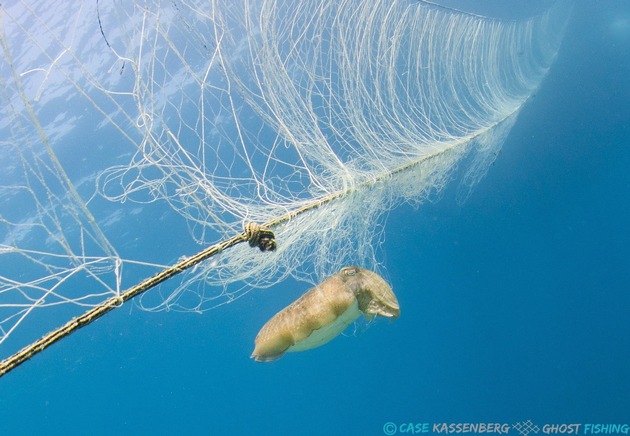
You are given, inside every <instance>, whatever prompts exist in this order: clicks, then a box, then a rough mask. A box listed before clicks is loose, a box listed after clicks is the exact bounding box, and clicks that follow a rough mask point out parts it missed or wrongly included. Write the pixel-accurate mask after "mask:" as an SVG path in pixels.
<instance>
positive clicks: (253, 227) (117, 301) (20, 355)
mask: <svg viewBox="0 0 630 436" xmlns="http://www.w3.org/2000/svg"><path fill="white" fill-rule="evenodd" d="M248 227H249V230H246V231H245V232H243V233H241V234H238V235H236V236H234V237H232V238H230V239H226V240H225V241H223V242H221V243H219V244H215V245H213V246H211V247H208V248H206V249H205V250H203V251H200V252H199V253H197V254H195V255H194V256H191V257H189V258H187V259H185V260H182V261H181V262H178V263H176V264H175V265H173V266H170V267H168V268H166V269H164V270H162V271H160V272H159V273H157V274H155V275H154V276H152V277H149V278H148V279H146V280H144V281H143V282H141V283H139V284H137V285H135V286H133V287H131V288H129V289H127V290H126V291H124V292H123V293H121V294H120V295H116V296H114V297H112V298H109V299H108V300H106V301H104V302H102V303H101V304H99V305H98V306H95V307H93V308H92V309H90V310H88V311H87V312H85V313H84V314H83V315H81V316H79V317H77V318H73V319H72V320H70V321H69V322H67V323H66V324H64V325H63V326H61V327H59V328H58V329H56V330H54V331H52V332H50V333H48V334H46V335H44V336H43V337H41V338H40V339H38V340H37V341H35V342H33V343H32V344H30V345H28V346H26V347H24V348H22V349H21V350H20V351H18V352H17V353H15V354H14V355H12V356H11V357H8V358H7V359H5V360H3V361H2V362H0V377H2V376H3V375H4V374H6V373H7V372H9V371H11V370H12V369H14V368H16V367H17V366H19V365H20V364H22V363H24V362H25V361H27V360H28V359H30V358H31V357H33V356H34V355H35V354H37V353H39V352H41V351H43V350H45V349H46V348H48V347H50V346H51V345H52V344H54V343H55V342H57V341H59V340H61V339H63V338H65V337H66V336H68V335H70V334H71V333H73V332H75V331H77V330H78V329H80V328H81V327H84V326H86V325H88V324H91V323H92V322H94V321H96V320H97V319H99V318H100V317H101V316H103V315H105V314H106V313H108V312H109V311H111V310H113V309H115V308H117V307H120V306H121V305H122V304H123V303H125V302H126V301H128V300H131V299H132V298H133V297H135V296H137V295H140V294H142V293H143V292H146V291H148V290H149V289H151V288H153V287H155V286H157V285H159V284H160V283H162V282H164V281H165V280H168V279H169V278H171V277H173V276H175V275H177V274H179V273H181V272H182V271H185V270H187V269H188V268H190V267H192V266H194V265H196V264H198V263H200V262H202V261H204V260H206V259H208V258H210V257H212V256H214V255H216V254H219V253H221V252H222V251H223V250H226V249H228V248H230V247H233V246H234V245H236V244H239V243H241V242H246V241H249V242H250V244H251V242H252V240H251V239H250V238H251V236H252V231H253V232H254V234H260V233H263V234H264V235H265V236H266V238H267V239H265V241H267V242H266V244H269V242H268V240H269V239H270V238H271V240H273V232H271V231H270V230H268V229H265V228H264V227H263V228H261V226H258V225H257V224H254V223H250V224H248ZM260 244H265V242H263V241H261V242H260ZM253 246H258V247H259V248H260V249H261V250H262V251H267V250H270V249H273V248H275V243H274V244H273V248H264V247H265V245H256V244H253Z"/></svg>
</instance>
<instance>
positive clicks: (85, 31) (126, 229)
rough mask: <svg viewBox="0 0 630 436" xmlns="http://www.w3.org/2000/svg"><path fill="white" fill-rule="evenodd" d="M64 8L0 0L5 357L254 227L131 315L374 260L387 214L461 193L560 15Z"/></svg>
mask: <svg viewBox="0 0 630 436" xmlns="http://www.w3.org/2000/svg"><path fill="white" fill-rule="evenodd" d="M66 3H67V4H66ZM66 3H63V4H58V5H56V6H55V8H51V7H50V5H47V4H46V3H45V2H31V1H28V0H20V1H15V2H12V3H11V4H2V6H1V7H0V20H1V21H0V31H1V33H0V44H1V46H2V57H1V58H0V80H1V83H0V88H1V91H0V95H1V97H0V99H1V103H0V114H1V115H0V132H1V134H0V159H1V160H2V168H3V172H2V173H0V348H4V349H3V350H2V352H1V353H0V357H2V356H4V355H6V354H10V353H11V352H14V351H15V349H17V348H20V347H22V346H23V345H24V344H25V343H28V342H29V341H31V340H33V338H37V337H38V336H41V335H42V334H43V333H46V332H47V331H49V330H51V329H52V328H54V327H56V326H57V325H59V324H60V322H64V321H66V320H68V319H71V318H72V317H73V316H77V314H80V313H82V312H84V311H85V310H89V309H90V308H93V307H97V306H98V305H99V304H102V303H103V301H107V300H109V299H112V298H114V299H115V298H116V297H117V296H120V295H121V292H122V291H123V290H124V289H126V288H128V287H130V286H132V285H134V283H137V282H138V281H140V280H141V279H143V278H144V277H147V276H150V275H152V274H154V273H155V272H156V271H159V270H160V269H161V268H164V266H165V265H168V264H172V263H174V262H175V261H176V260H177V259H178V258H180V256H183V257H181V258H180V259H179V260H182V261H185V259H186V257H185V256H186V255H191V254H193V253H194V251H190V248H191V247H196V250H201V249H202V248H204V247H206V246H208V245H211V244H214V243H216V242H218V241H222V240H225V239H228V238H231V237H233V236H234V235H238V234H240V233H241V232H243V226H244V224H246V223H250V222H254V223H259V224H262V225H263V226H264V227H266V228H268V229H270V230H272V231H273V233H274V234H275V241H276V242H275V243H276V244H277V245H276V246H274V248H275V250H274V251H270V252H268V253H261V252H260V250H256V249H252V248H251V247H249V246H248V245H247V244H240V245H236V246H234V247H232V248H230V249H229V250H225V251H224V252H223V251H222V250H219V252H217V253H216V254H217V256H216V257H214V258H213V260H207V261H204V262H202V263H199V264H197V265H196V266H194V267H191V268H189V269H187V271H186V272H184V273H182V274H181V275H178V276H177V277H178V278H177V279H176V281H173V282H171V283H170V284H163V285H161V286H160V287H158V288H157V290H155V291H151V292H149V293H147V294H145V295H144V296H143V297H144V298H143V299H142V300H140V301H139V303H140V305H141V306H142V307H144V308H146V309H148V310H161V309H174V310H192V311H204V310H207V309H210V308H212V307H216V306H217V305H221V304H225V303H226V302H230V301H233V300H234V299H236V298H238V297H240V296H242V295H243V294H244V293H245V292H247V291H248V290H250V289H252V288H257V287H268V286H271V285H273V284H275V283H277V282H278V281H280V280H283V279H284V278H286V277H287V276H289V275H292V276H294V277H296V278H299V279H304V280H309V281H311V282H316V281H318V280H319V279H321V278H323V277H326V276H328V275H330V274H332V273H333V272H335V271H337V270H338V269H339V266H340V265H351V264H355V265H361V266H364V267H366V268H370V269H378V267H379V263H378V260H377V257H378V256H377V255H376V252H377V250H378V246H379V241H380V240H381V238H382V233H383V220H382V216H383V214H384V213H385V212H387V211H388V210H391V209H392V208H393V207H395V206H396V205H399V204H401V203H402V202H413V203H419V202H421V201H422V200H423V199H426V198H427V197H428V196H429V195H432V193H434V192H437V191H439V190H440V188H441V187H442V186H443V185H444V184H445V183H446V182H447V180H448V178H449V177H450V176H451V174H452V172H453V170H454V169H455V168H457V167H459V168H460V169H461V170H462V174H463V180H462V181H461V187H460V188H461V189H460V193H461V195H462V196H466V195H467V192H468V189H469V188H470V187H471V186H473V185H474V184H475V183H476V182H477V181H478V180H479V178H480V177H482V176H483V175H484V174H485V172H486V170H487V168H488V166H489V164H490V163H492V161H493V160H494V158H495V156H496V154H497V152H498V150H499V148H500V147H501V144H502V142H503V140H504V138H505V137H506V135H507V134H508V132H509V130H510V127H511V126H512V125H513V123H514V121H515V117H516V115H517V114H518V112H519V110H520V109H521V108H522V107H523V105H524V103H525V102H526V101H527V99H528V98H529V97H530V96H531V95H532V93H533V92H534V91H535V90H536V88H537V87H538V86H539V85H540V83H541V80H542V79H543V77H544V75H545V73H546V72H547V70H548V68H549V67H550V64H551V62H552V60H553V58H554V57H555V54H556V52H557V49H558V46H559V43H560V39H561V36H562V32H563V27H564V22H565V20H566V16H567V11H566V8H565V6H564V5H563V4H557V5H554V6H552V7H551V8H550V9H549V10H547V11H546V12H545V13H543V14H540V15H537V16H534V17H532V18H528V19H524V20H520V21H509V20H497V19H491V18H485V17H481V16H477V15H473V14H470V13H463V12H459V11H455V10H452V9H448V8H443V7H439V6H436V5H433V4H430V3H424V2H418V1H411V0H374V1H369V2H365V1H357V0H340V1H334V2H330V1H297V0H295V1H294V0H267V1H262V0H258V1H255V0H251V1H250V0H240V1H239V0H211V1H203V2H201V1H194V0H190V1H182V0H174V1H169V2H166V1H158V0H155V1H152V0H144V1H143V0H137V1H124V2H123V1H121V2H117V1H105V0H101V1H96V2H94V1H90V2H66ZM151 228H156V229H159V231H155V232H154V233H151V230H150V229H151ZM141 235H142V236H141ZM156 241H157V242H156ZM160 241H163V243H161V244H159V242H160ZM185 243H186V244H189V245H186V247H187V248H181V247H184V245H183V244H185ZM156 244H157V245H156ZM178 244H182V245H181V246H180V245H178ZM156 246H157V247H159V248H158V249H156V248H155V247H156ZM180 248H181V249H184V250H189V251H184V252H182V251H178V250H180ZM112 301H114V300H112ZM18 331H22V333H21V334H18Z"/></svg>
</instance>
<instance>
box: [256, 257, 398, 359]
mask: <svg viewBox="0 0 630 436" xmlns="http://www.w3.org/2000/svg"><path fill="white" fill-rule="evenodd" d="M361 315H364V316H365V317H367V318H368V319H372V318H373V317H375V316H383V317H386V318H390V319H394V318H398V316H399V315H400V307H399V305H398V300H397V299H396V296H395V295H394V293H393V291H392V288H391V287H390V286H389V285H388V284H387V282H386V281H385V280H384V279H383V278H382V277H381V276H379V275H378V274H376V273H374V272H372V271H368V270H366V269H363V268H358V267H355V266H350V267H346V268H343V269H342V270H341V271H339V272H338V273H337V274H333V275H332V276H330V277H328V278H327V279H326V280H324V281H323V282H322V283H320V284H319V285H317V286H315V287H314V288H313V289H311V290H309V291H308V292H306V293H305V294H304V295H302V296H301V297H300V298H298V299H297V300H295V301H294V302H293V303H291V304H290V305H289V306H287V307H285V308H284V309H282V310H281V311H280V312H278V313H277V314H276V315H275V316H274V317H273V318H271V319H270V320H269V321H267V323H266V324H265V325H264V326H263V328H262V329H260V332H259V333H258V335H257V336H256V340H255V341H254V342H255V349H254V352H253V353H252V358H254V359H256V361H258V362H271V361H274V360H277V359H279V358H280V357H282V355H283V354H284V353H286V352H287V351H302V350H308V349H310V348H315V347H319V346H320V345H324V344H325V343H327V342H328V341H330V340H331V339H333V338H335V337H336V336H337V335H339V333H341V332H342V331H343V330H344V329H345V328H346V327H347V326H348V325H349V324H350V323H352V322H354V321H355V320H356V319H357V318H358V317H359V316H361Z"/></svg>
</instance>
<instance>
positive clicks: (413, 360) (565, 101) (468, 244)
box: [0, 1, 630, 435]
mask: <svg viewBox="0 0 630 436" xmlns="http://www.w3.org/2000/svg"><path fill="white" fill-rule="evenodd" d="M629 53H630V7H629V5H628V4H627V2H626V1H609V2H597V3H592V4H591V3H590V2H585V1H579V2H577V3H576V4H575V8H574V11H573V15H572V18H571V21H570V23H569V28H568V30H567V34H566V37H565V40H564V43H563V46H562V48H561V50H560V52H559V55H558V59H557V61H556V63H555V64H554V65H553V67H552V69H551V71H550V72H549V74H548V76H547V78H546V79H545V81H544V83H543V85H542V87H541V89H540V90H539V92H538V93H537V94H536V96H535V97H534V98H533V99H532V100H531V101H530V102H529V103H528V104H527V106H526V107H525V108H524V110H523V111H522V113H521V115H520V116H519V119H518V121H517V123H516V125H515V126H514V128H513V129H512V131H511V133H510V136H509V137H508V139H507V141H506V143H505V144H504V147H503V150H502V152H501V154H500V155H499V157H498V158H497V160H496V162H495V163H494V165H493V166H492V167H491V169H490V171H489V172H488V175H487V176H486V178H485V179H483V180H482V181H481V183H480V184H479V185H478V186H477V187H476V189H475V190H474V191H473V193H472V195H471V197H470V198H469V200H468V201H467V202H466V203H465V204H463V205H460V204H458V203H457V202H456V201H455V190H456V187H457V180H454V181H453V183H451V184H450V185H449V187H447V188H446V190H445V191H444V192H443V193H442V194H441V195H440V196H439V198H436V199H434V201H431V202H428V203H426V204H424V205H421V206H420V207H419V208H418V209H414V208H412V207H410V206H401V207H399V208H397V209H396V210H394V211H393V212H392V213H391V214H390V215H389V218H388V222H387V226H386V240H385V246H384V250H383V252H384V254H385V259H384V262H385V265H386V269H387V278H388V280H389V281H390V282H391V284H392V286H393V288H394V290H395V292H396V294H397V296H398V298H399V301H400V304H401V312H402V313H401V317H400V318H399V319H398V320H396V321H395V322H393V323H388V322H378V323H375V324H374V325H372V326H370V328H368V329H367V330H366V331H364V332H361V333H359V334H357V335H356V336H355V335H352V333H351V332H350V333H349V334H347V335H345V336H342V337H340V338H337V339H336V340H334V341H333V342H331V343H330V344H328V345H326V346H325V347H322V348H319V349H316V350H312V351H309V352H304V353H295V354H291V355H288V356H285V357H283V358H282V359H281V360H279V361H278V362H276V363H273V364H258V363H255V362H254V361H252V360H250V359H249V355H250V353H251V351H252V349H253V338H254V337H255V335H256V333H257V331H258V329H259V328H260V326H261V325H262V324H263V323H264V322H265V321H266V320H267V319H268V318H269V317H270V316H271V314H273V313H275V311H277V310H278V309H279V308H281V307H283V306H285V305H286V304H288V303H289V302H290V301H291V300H293V299H294V298H295V296H296V295H299V294H300V293H301V292H303V291H304V290H305V289H303V286H304V285H303V284H300V283H295V282H291V281H288V282H286V283H283V284H281V285H278V286H277V287H274V288H273V289H268V290H261V291H255V292H251V293H249V294H248V295H246V296H245V297H243V298H242V299H241V300H239V301H237V302H235V303H233V304H229V305H226V306H223V307H221V308H218V309H217V310H213V311H210V312H207V313H205V314H203V315H193V314H181V313H159V314H151V313H146V312H142V311H139V310H138V309H137V308H133V307H130V308H129V309H120V310H117V311H114V312H112V313H110V314H108V315H107V316H106V317H104V318H103V319H101V320H99V321H98V322H97V323H95V324H94V325H92V326H89V327H87V328H85V329H83V330H82V331H80V332H78V333H76V334H75V335H73V336H71V337H69V338H67V339H65V340H64V341H62V342H61V343H59V344H57V345H55V346H53V347H51V348H50V349H49V350H46V351H45V352H44V353H42V354H41V355H38V356H36V358H34V359H32V360H31V361H29V362H27V363H26V364H25V365H23V366H22V367H20V368H18V369H17V370H16V371H14V372H12V373H11V374H9V375H8V376H6V377H3V378H2V379H1V380H0V434H3V435H4V434H8V435H9V434H10V435H12V434H90V435H91V434H313V435H328V434H330V435H341V434H385V433H384V429H385V427H384V426H385V425H386V424H387V423H393V424H394V426H395V431H396V433H401V434H402V433H404V432H407V433H409V430H410V429H413V430H414V431H416V430H418V431H420V430H421V429H422V427H421V426H418V424H422V423H429V424H431V427H430V429H432V428H433V427H432V425H433V424H434V423H508V424H511V425H512V424H515V423H519V422H526V421H528V420H530V421H531V423H532V425H536V426H537V428H538V429H539V433H541V432H543V425H544V424H550V423H556V424H571V423H579V424H581V427H580V434H585V429H586V424H589V423H591V424H592V423H601V424H608V423H621V424H623V423H625V424H630V364H629V362H630V285H629V283H630V248H629V247H630V231H629V224H628V223H630V177H629V176H628V171H627V168H629V167H630V55H629ZM173 244H174V241H173ZM173 244H170V245H168V246H170V247H172V246H173ZM165 249H167V247H165ZM174 256H175V257H176V256H177V253H175V254H174ZM406 424H412V426H411V427H409V426H406ZM510 434H518V433H517V431H516V430H512V431H511V432H510Z"/></svg>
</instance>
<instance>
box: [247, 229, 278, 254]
mask: <svg viewBox="0 0 630 436" xmlns="http://www.w3.org/2000/svg"><path fill="white" fill-rule="evenodd" d="M244 230H245V231H244V233H245V238H246V239H247V241H248V242H249V246H250V247H258V248H259V249H260V251H274V250H275V249H276V240H275V239H274V238H275V235H274V234H273V232H272V231H271V230H269V229H268V228H266V227H263V226H261V225H260V224H256V223H254V222H248V223H245V225H244Z"/></svg>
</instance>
